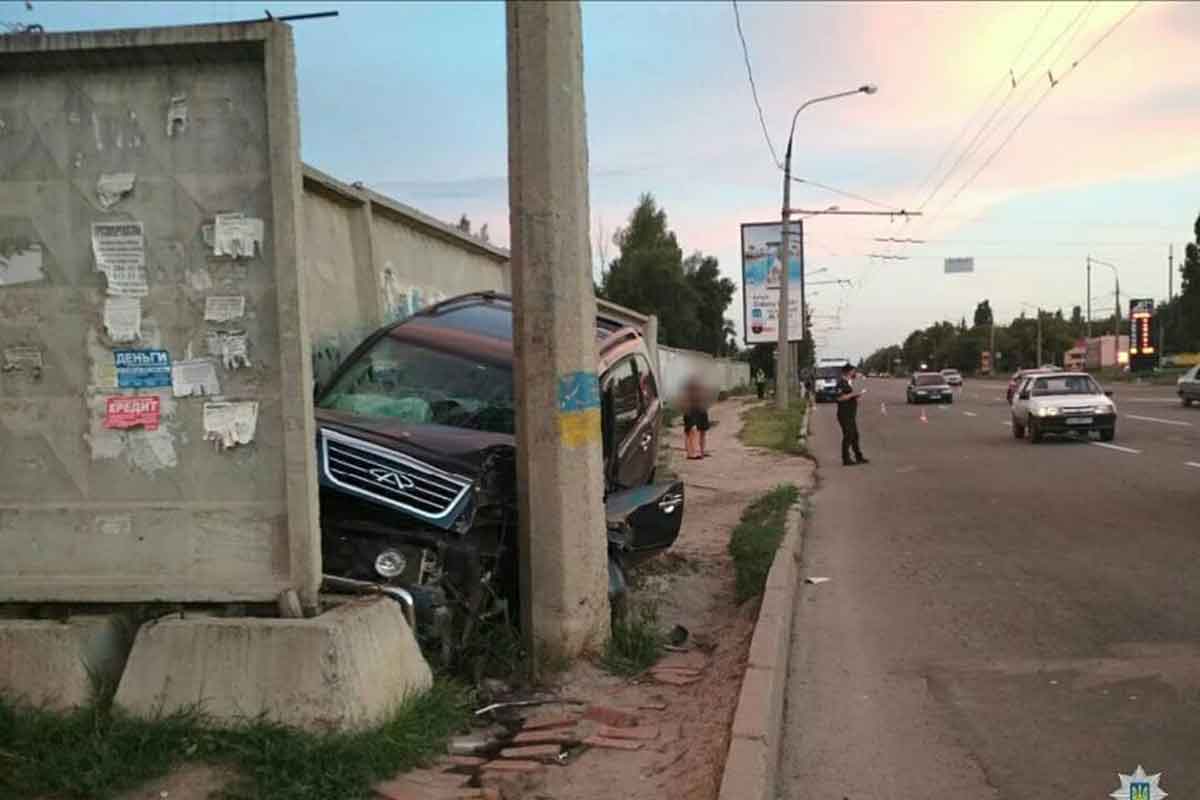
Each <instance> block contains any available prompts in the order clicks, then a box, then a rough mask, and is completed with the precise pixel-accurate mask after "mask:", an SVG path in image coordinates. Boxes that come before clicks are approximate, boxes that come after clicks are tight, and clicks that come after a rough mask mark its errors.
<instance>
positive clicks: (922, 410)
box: [921, 408, 929, 422]
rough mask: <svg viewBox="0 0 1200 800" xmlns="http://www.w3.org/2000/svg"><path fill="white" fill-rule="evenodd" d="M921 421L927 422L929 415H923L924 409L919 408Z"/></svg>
mask: <svg viewBox="0 0 1200 800" xmlns="http://www.w3.org/2000/svg"><path fill="white" fill-rule="evenodd" d="M921 422H929V417H927V416H925V409H923V408H922V409H921Z"/></svg>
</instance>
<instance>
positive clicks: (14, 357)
mask: <svg viewBox="0 0 1200 800" xmlns="http://www.w3.org/2000/svg"><path fill="white" fill-rule="evenodd" d="M0 372H27V373H29V374H30V375H32V376H33V377H34V378H38V377H41V374H42V350H41V348H40V347H28V346H13V347H6V348H4V360H3V361H0Z"/></svg>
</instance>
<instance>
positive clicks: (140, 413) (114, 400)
mask: <svg viewBox="0 0 1200 800" xmlns="http://www.w3.org/2000/svg"><path fill="white" fill-rule="evenodd" d="M161 408H162V400H161V399H160V398H159V397H158V395H156V394H146V395H134V396H132V397H131V396H127V395H126V396H120V397H110V398H108V399H107V401H106V403H105V409H104V427H106V428H115V429H118V430H126V429H129V428H144V429H145V430H148V431H156V430H158V422H159V417H160V414H161Z"/></svg>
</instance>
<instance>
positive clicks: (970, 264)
mask: <svg viewBox="0 0 1200 800" xmlns="http://www.w3.org/2000/svg"><path fill="white" fill-rule="evenodd" d="M945 264H946V274H947V275H951V274H954V273H959V272H974V271H975V259H974V258H947V259H946V262H945Z"/></svg>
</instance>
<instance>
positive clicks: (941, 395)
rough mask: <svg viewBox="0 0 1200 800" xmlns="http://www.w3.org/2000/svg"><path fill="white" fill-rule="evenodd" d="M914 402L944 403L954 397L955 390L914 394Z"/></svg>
mask: <svg viewBox="0 0 1200 800" xmlns="http://www.w3.org/2000/svg"><path fill="white" fill-rule="evenodd" d="M912 399H913V402H914V403H944V402H945V401H947V400H953V399H954V393H953V392H938V393H936V394H934V393H929V394H914V395H913V396H912Z"/></svg>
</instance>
